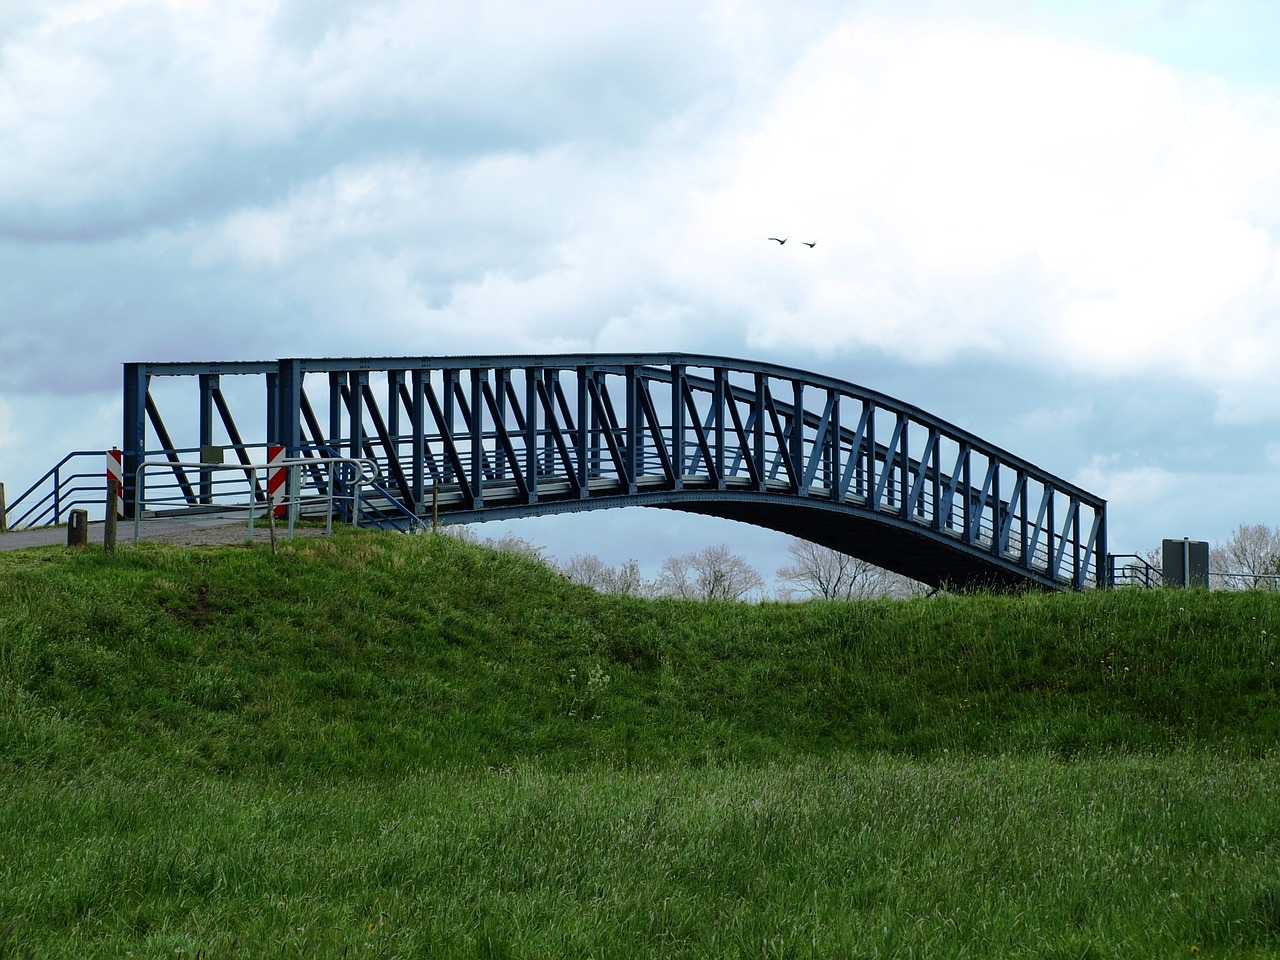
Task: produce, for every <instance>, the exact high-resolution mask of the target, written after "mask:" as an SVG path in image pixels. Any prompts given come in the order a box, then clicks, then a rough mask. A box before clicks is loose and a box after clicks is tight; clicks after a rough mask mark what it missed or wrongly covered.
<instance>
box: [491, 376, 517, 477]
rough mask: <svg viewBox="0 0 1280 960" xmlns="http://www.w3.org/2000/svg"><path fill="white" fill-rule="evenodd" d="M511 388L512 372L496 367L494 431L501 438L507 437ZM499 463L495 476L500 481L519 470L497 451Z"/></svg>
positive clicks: (495, 456)
mask: <svg viewBox="0 0 1280 960" xmlns="http://www.w3.org/2000/svg"><path fill="white" fill-rule="evenodd" d="M510 387H511V371H510V370H508V369H507V368H506V367H495V368H494V370H493V406H494V414H493V416H494V429H495V430H496V431H497V435H498V436H499V437H505V436H507V391H508V390H509V389H510ZM494 459H495V460H496V461H497V470H496V471H495V476H496V477H497V478H498V479H499V480H505V479H506V478H507V471H508V470H519V469H520V467H519V465H518V464H516V463H514V462H511V459H510V457H508V456H507V454H506V452H505V451H504V450H501V449H499V450H497V451H496V452H495V454H494Z"/></svg>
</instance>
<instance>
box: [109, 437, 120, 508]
mask: <svg viewBox="0 0 1280 960" xmlns="http://www.w3.org/2000/svg"><path fill="white" fill-rule="evenodd" d="M113 483H114V484H115V486H116V516H117V517H123V516H124V452H123V451H121V450H119V449H118V448H116V447H112V448H111V449H110V450H108V451H107V491H108V496H109V495H110V491H111V484H113Z"/></svg>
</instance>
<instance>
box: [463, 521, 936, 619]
mask: <svg viewBox="0 0 1280 960" xmlns="http://www.w3.org/2000/svg"><path fill="white" fill-rule="evenodd" d="M465 529H466V528H457V527H455V528H452V530H454V531H462V530H465ZM461 535H462V536H464V537H468V538H471V537H472V536H473V535H472V534H470V533H462V534H461ZM488 544H489V545H490V546H492V547H494V548H495V549H498V550H507V551H509V552H513V553H520V554H523V555H525V556H528V557H532V558H533V559H536V560H538V561H539V562H541V563H545V564H546V565H547V566H549V567H551V568H553V569H554V570H556V571H557V572H558V573H559V574H560V575H561V576H562V577H564V578H565V579H566V580H570V581H572V582H573V583H579V584H582V585H583V586H585V587H591V588H592V589H593V590H596V591H598V592H600V593H615V594H622V595H624V596H631V597H649V598H656V597H674V598H677V599H681V600H750V601H756V600H778V601H781V602H784V603H789V602H795V601H800V600H865V599H871V598H875V597H901V598H905V597H911V596H918V595H921V594H924V593H925V592H927V591H928V589H929V588H928V587H927V586H926V585H925V584H923V583H920V582H918V581H916V580H912V579H910V578H909V577H904V576H902V575H901V574H897V573H893V572H892V571H889V570H885V569H883V568H882V567H877V566H875V565H874V564H871V563H868V562H867V561H865V560H859V559H858V558H856V557H851V556H849V555H848V554H845V553H840V552H839V551H837V550H831V549H829V548H827V547H822V546H819V545H818V544H816V543H810V542H809V541H807V540H800V539H793V540H792V541H791V542H790V543H789V544H788V545H787V557H788V560H789V562H788V563H787V564H785V565H784V566H782V567H780V568H779V569H778V570H777V572H776V574H775V576H776V579H777V581H778V584H779V585H778V586H777V587H776V588H775V589H774V590H773V591H772V592H770V591H769V587H768V584H767V583H766V581H765V578H764V576H763V575H762V574H761V573H760V571H759V570H757V569H756V568H755V567H754V566H752V565H751V563H749V562H748V561H747V560H746V559H745V558H744V557H741V556H739V555H738V554H735V553H733V552H732V551H731V550H729V548H728V547H727V546H725V545H724V544H718V545H715V546H709V547H703V548H702V549H700V550H695V551H693V552H691V553H685V554H680V555H679V556H672V557H668V558H667V559H666V560H664V561H663V562H662V566H661V567H659V569H658V575H657V576H656V577H654V578H652V579H649V578H646V577H645V575H644V572H643V571H642V570H641V569H640V563H639V561H637V560H634V559H633V560H627V561H626V562H624V563H621V564H617V565H614V564H610V563H607V562H606V561H604V560H602V559H601V558H600V557H598V556H596V555H595V554H588V553H579V554H574V555H573V556H571V557H570V558H569V559H568V560H567V561H565V562H557V561H555V560H550V559H548V558H547V557H546V556H544V555H543V552H542V548H541V547H537V546H534V545H532V544H530V543H529V542H528V541H526V540H522V539H520V538H518V537H512V536H507V537H503V538H501V539H498V540H490V541H488Z"/></svg>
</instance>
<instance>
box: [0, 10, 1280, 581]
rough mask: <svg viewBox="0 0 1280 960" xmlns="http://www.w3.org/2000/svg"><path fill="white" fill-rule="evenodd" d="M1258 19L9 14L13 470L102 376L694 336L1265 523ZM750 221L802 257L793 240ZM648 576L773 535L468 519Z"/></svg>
mask: <svg viewBox="0 0 1280 960" xmlns="http://www.w3.org/2000/svg"><path fill="white" fill-rule="evenodd" d="M1278 35H1280V5H1277V4H1274V3H1272V2H1268V0H1217V2H1210V0H1108V2H1103V0H1096V2H1095V0H1072V2H1067V0H1060V2H1049V0H865V2H822V0H815V2H807V3H805V4H802V5H798V4H794V3H790V2H784V0H705V2H699V0H644V2H635V3H632V2H628V0H619V2H611V3H607V4H602V3H598V2H567V0H546V2H541V0H540V2H534V3H530V2H527V0H500V2H489V0H457V2H455V0H432V2H429V3H427V2H421V0H352V2H341V0H333V2H328V0H216V2H215V0H208V2H205V0H4V3H3V4H0V482H4V483H5V484H6V489H7V491H8V493H9V497H10V499H11V500H12V499H13V498H14V497H15V496H16V494H17V492H20V491H21V490H24V489H25V488H26V487H27V486H28V485H29V484H30V483H32V482H33V481H34V480H35V479H36V478H37V477H38V476H40V475H41V474H42V473H43V472H44V471H45V470H47V469H48V468H49V467H51V466H53V464H54V463H56V462H57V461H58V459H60V458H61V457H62V456H63V455H64V454H65V453H67V452H68V451H70V450H74V449H102V448H105V447H109V446H112V445H116V444H119V443H120V442H121V425H120V424H121V412H120V380H121V364H123V363H125V362H129V361H160V360H204V361H213V360H248V359H268V360H270V359H276V358H278V357H285V356H315V357H319V356H335V357H356V356H427V355H456V354H469V353H496V352H502V353H535V352H544V351H546V352H553V351H554V352H579V351H583V352H587V351H618V350H622V351H629V352H630V351H637V352H638V351H653V352H671V351H685V352H692V353H708V354H717V355H724V356H730V357H738V358H742V359H752V360H764V361H772V362H776V363H781V364H786V365H790V366H795V367H799V368H801V369H805V370H810V371H813V372H815V373H819V374H822V375H826V376H834V377H839V378H842V379H845V380H848V381H851V382H853V383H855V384H859V385H862V386H864V387H867V388H870V389H873V390H878V391H881V392H883V393H887V394H889V395H891V396H894V397H897V398H898V399H901V400H903V401H905V402H908V403H911V404H913V405H915V406H917V407H920V408H922V409H924V410H926V411H928V412H929V413H931V414H934V415H936V416H938V417H941V418H943V419H945V420H948V421H950V422H952V423H954V424H957V425H959V426H961V427H963V428H965V429H968V430H970V431H972V432H974V433H976V434H978V435H979V436H981V437H983V438H985V439H986V440H988V441H990V442H992V443H995V444H997V445H999V446H1001V447H1003V448H1005V449H1007V450H1009V451H1011V452H1013V453H1015V454H1016V455H1018V456H1021V457H1023V458H1025V459H1027V460H1030V461H1031V462H1033V463H1035V464H1037V465H1038V466H1040V467H1042V468H1044V469H1045V470H1048V471H1050V472H1052V473H1055V474H1057V475H1059V476H1061V477H1064V478H1066V479H1067V480H1069V481H1072V482H1074V483H1076V484H1078V485H1080V486H1083V487H1084V488H1085V489H1087V490H1089V491H1091V492H1093V493H1095V494H1098V495H1100V496H1103V497H1105V498H1106V499H1107V500H1108V501H1109V508H1108V517H1109V537H1110V545H1111V548H1112V550H1113V551H1114V552H1117V553H1123V552H1137V553H1142V552H1146V551H1147V550H1150V549H1152V548H1153V547H1156V546H1158V545H1159V542H1160V540H1161V539H1162V538H1165V537H1174V538H1181V537H1191V538H1193V539H1202V540H1208V541H1210V542H1217V541H1220V540H1223V539H1226V538H1227V537H1228V536H1230V534H1231V533H1232V531H1233V530H1234V529H1235V527H1236V526H1237V525H1239V524H1241V523H1266V524H1270V525H1276V524H1280V517H1277V512H1278V510H1277V507H1276V501H1275V497H1274V492H1275V480H1276V476H1277V471H1280V435H1278V434H1277V426H1278V425H1280V390H1277V389H1276V383H1277V369H1278V368H1280V269H1278V261H1277V252H1278V251H1280V59H1278V58H1276V57H1275V56H1274V43H1273V38H1274V37H1276V36H1278ZM770 236H779V237H794V238H796V241H799V240H810V241H817V246H815V247H813V248H808V247H803V246H800V245H799V243H798V242H792V243H789V244H787V245H786V246H784V247H780V246H778V245H777V244H775V243H771V242H769V241H768V239H767V238H768V237H770ZM479 532H480V533H482V534H485V535H498V536H501V535H503V534H505V533H512V534H514V535H517V536H520V537H522V538H525V539H527V540H529V541H530V542H533V543H535V544H537V545H540V546H542V547H544V549H545V550H546V551H547V552H548V553H549V554H550V555H552V556H553V557H557V558H560V559H567V558H568V557H569V556H570V555H572V554H573V553H595V554H598V555H600V556H601V557H602V558H604V559H606V560H608V561H610V562H613V563H620V562H622V561H624V560H626V559H629V558H631V557H635V558H637V559H639V560H640V561H641V562H642V565H644V566H646V567H647V568H648V569H650V570H653V569H656V565H657V564H658V563H660V561H661V559H662V558H663V557H666V556H670V555H673V554H680V553H686V552H689V551H690V550H693V549H698V548H700V547H702V546H708V545H713V544H719V543H725V544H727V545H729V546H730V547H731V548H732V549H734V550H735V551H737V552H739V553H742V554H744V555H746V556H747V557H748V559H750V560H751V561H752V562H753V563H754V564H755V565H756V566H757V568H758V569H760V570H761V571H762V572H764V573H765V574H766V575H768V574H771V573H773V572H774V571H775V570H776V569H777V567H779V566H781V565H783V564H785V563H786V561H787V557H786V556H785V544H786V538H780V537H779V536H778V535H775V534H771V533H767V532H763V531H756V530H754V529H752V528H746V527H743V526H742V525H739V524H733V523H730V522H728V521H714V520H705V521H704V520H702V519H700V518H690V517H686V516H683V515H680V514H669V513H665V512H662V511H640V510H622V511H597V512H595V513H593V514H590V515H588V516H585V517H584V516H579V517H571V518H558V519H546V518H543V519H539V520H529V521H519V522H513V523H504V524H492V525H486V527H485V528H482V529H481V530H480V531H479Z"/></svg>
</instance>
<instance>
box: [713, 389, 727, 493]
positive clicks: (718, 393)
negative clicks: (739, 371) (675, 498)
mask: <svg viewBox="0 0 1280 960" xmlns="http://www.w3.org/2000/svg"><path fill="white" fill-rule="evenodd" d="M727 376H728V371H727V370H725V369H724V367H716V369H715V388H714V391H715V394H714V400H713V401H712V403H713V404H714V406H715V420H714V429H715V444H716V476H717V477H718V478H719V483H718V484H717V485H716V486H717V489H719V490H723V489H724V488H725V476H724V430H725V423H724V404H725V399H726V397H725V390H724V382H725V378H726V377H727Z"/></svg>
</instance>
